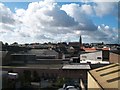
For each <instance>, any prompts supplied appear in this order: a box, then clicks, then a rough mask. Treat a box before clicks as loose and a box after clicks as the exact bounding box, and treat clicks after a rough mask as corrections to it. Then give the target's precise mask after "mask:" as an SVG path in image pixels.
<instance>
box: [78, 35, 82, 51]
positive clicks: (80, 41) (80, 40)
mask: <svg viewBox="0 0 120 90" xmlns="http://www.w3.org/2000/svg"><path fill="white" fill-rule="evenodd" d="M79 44H80V49H81V48H82V37H81V35H80V39H79Z"/></svg>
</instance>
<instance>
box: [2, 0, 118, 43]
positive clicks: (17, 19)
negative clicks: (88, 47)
mask: <svg viewBox="0 0 120 90" xmlns="http://www.w3.org/2000/svg"><path fill="white" fill-rule="evenodd" d="M101 1H102V0H101ZM118 20H119V19H118V3H117V2H97V0H92V2H88V1H87V0H81V2H56V1H53V0H44V1H38V2H1V3H0V27H1V28H0V41H3V42H8V43H13V42H18V43H33V42H40V43H44V42H71V41H73V42H74V41H75V42H76V41H79V36H80V35H82V38H83V42H85V43H91V42H105V43H118Z"/></svg>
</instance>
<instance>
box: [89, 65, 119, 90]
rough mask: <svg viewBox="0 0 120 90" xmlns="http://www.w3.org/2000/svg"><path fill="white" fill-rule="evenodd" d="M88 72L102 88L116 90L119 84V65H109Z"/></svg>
mask: <svg viewBox="0 0 120 90" xmlns="http://www.w3.org/2000/svg"><path fill="white" fill-rule="evenodd" d="M89 72H90V74H91V75H92V76H93V77H94V79H95V80H96V81H97V82H98V84H99V85H100V86H101V87H102V88H104V89H108V90H109V88H112V89H117V88H118V86H119V85H118V84H119V82H120V75H119V74H120V64H110V65H107V66H104V67H100V68H97V69H94V70H91V71H89ZM119 89H120V87H119Z"/></svg>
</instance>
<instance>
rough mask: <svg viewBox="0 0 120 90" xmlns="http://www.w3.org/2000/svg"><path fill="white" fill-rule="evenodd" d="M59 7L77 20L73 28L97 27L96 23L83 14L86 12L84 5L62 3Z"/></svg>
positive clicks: (92, 28)
mask: <svg viewBox="0 0 120 90" xmlns="http://www.w3.org/2000/svg"><path fill="white" fill-rule="evenodd" d="M84 7H85V8H84ZM88 7H90V6H88ZM61 9H62V10H64V11H65V12H66V13H67V14H68V15H70V16H71V17H73V18H74V19H75V20H76V21H77V22H79V25H77V26H76V27H75V29H77V30H88V31H89V30H90V31H92V30H96V29H97V27H96V25H95V24H94V23H93V22H92V20H91V19H89V18H88V17H87V15H86V14H85V13H86V12H87V9H86V5H84V6H81V7H80V6H79V4H66V5H62V7H61ZM85 9H86V11H85Z"/></svg>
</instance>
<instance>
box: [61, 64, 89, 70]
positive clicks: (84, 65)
mask: <svg viewBox="0 0 120 90" xmlns="http://www.w3.org/2000/svg"><path fill="white" fill-rule="evenodd" d="M62 69H90V65H89V64H79V65H64V66H63V67H62Z"/></svg>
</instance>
